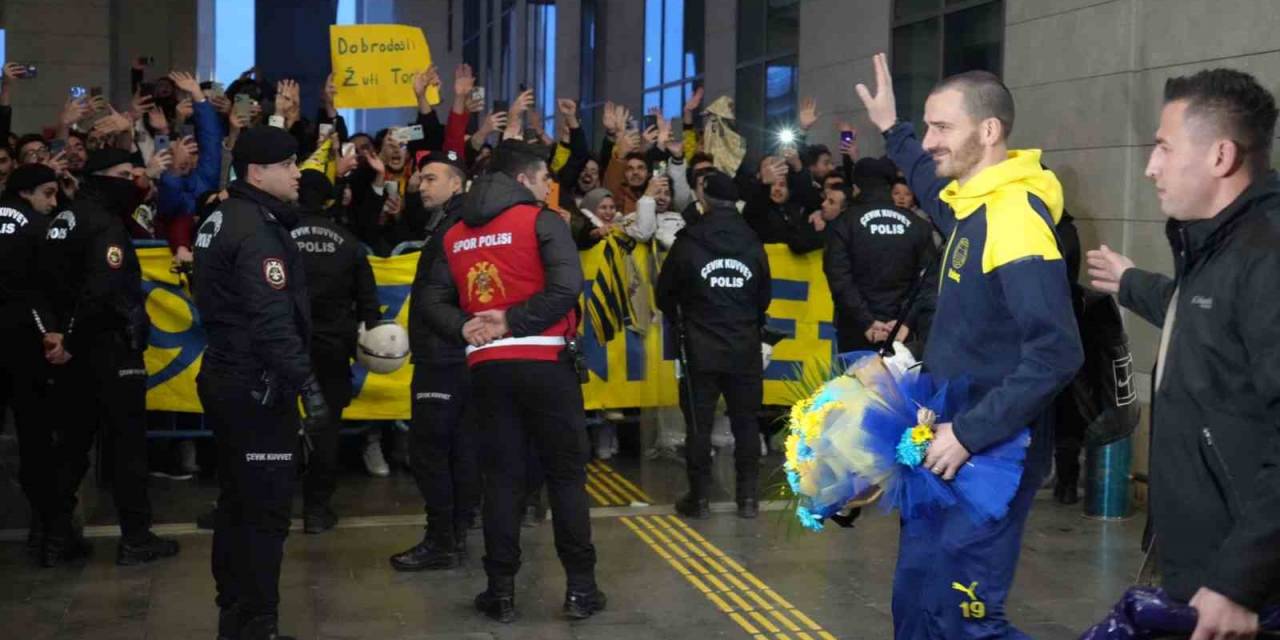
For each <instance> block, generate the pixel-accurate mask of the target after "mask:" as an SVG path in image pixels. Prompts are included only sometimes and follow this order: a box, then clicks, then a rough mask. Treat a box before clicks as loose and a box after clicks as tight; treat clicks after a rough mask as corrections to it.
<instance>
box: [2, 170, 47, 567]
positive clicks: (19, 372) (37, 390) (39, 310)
mask: <svg viewBox="0 0 1280 640" xmlns="http://www.w3.org/2000/svg"><path fill="white" fill-rule="evenodd" d="M57 204H58V177H57V174H55V173H54V171H53V169H50V168H49V167H47V166H45V165H43V164H27V165H22V166H20V167H18V168H17V169H14V171H13V173H11V174H10V175H9V180H8V182H6V183H5V188H4V195H3V197H0V353H3V354H4V356H3V357H0V377H3V378H6V379H8V380H9V381H10V384H11V389H12V396H11V401H12V402H11V405H10V406H12V407H13V421H14V426H16V427H17V431H18V465H19V466H18V483H19V484H20V485H21V486H22V492H23V494H24V495H25V496H26V498H27V503H28V504H29V505H30V507H31V521H30V525H29V527H28V534H27V546H28V548H29V549H31V550H32V551H35V552H38V551H39V550H40V545H41V544H43V542H44V529H45V526H44V525H45V519H46V517H47V515H48V510H49V507H50V495H51V493H50V492H51V490H52V489H53V486H54V479H55V477H56V476H55V474H54V469H55V466H54V458H53V430H52V429H51V428H50V426H51V425H50V424H49V423H47V422H46V421H45V420H43V419H42V417H43V416H44V414H45V413H46V412H47V409H46V407H47V406H48V401H47V392H48V386H49V385H48V382H49V374H50V369H49V367H50V364H49V361H48V360H46V359H45V357H44V352H43V351H44V350H43V348H42V345H41V343H42V340H41V332H40V330H39V327H40V326H41V325H43V324H44V323H45V322H46V320H51V318H52V314H51V311H50V309H49V303H48V300H47V299H46V297H45V292H44V290H43V288H42V287H41V286H40V283H41V280H42V277H41V275H40V270H39V269H38V268H37V260H38V257H39V254H40V251H41V245H43V243H44V241H45V234H46V233H47V230H48V226H49V218H50V215H51V214H52V213H53V212H54V211H55V210H56V209H55V207H56V206H57Z"/></svg>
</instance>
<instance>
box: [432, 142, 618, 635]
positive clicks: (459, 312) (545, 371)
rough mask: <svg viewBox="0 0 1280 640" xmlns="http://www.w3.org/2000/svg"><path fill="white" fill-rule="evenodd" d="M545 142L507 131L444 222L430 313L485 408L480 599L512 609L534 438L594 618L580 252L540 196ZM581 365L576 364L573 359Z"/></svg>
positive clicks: (573, 582) (569, 571)
mask: <svg viewBox="0 0 1280 640" xmlns="http://www.w3.org/2000/svg"><path fill="white" fill-rule="evenodd" d="M544 158H545V154H544V152H543V150H541V149H539V148H535V147H533V146H532V145H527V144H524V143H518V142H505V143H503V145H501V146H499V147H498V149H497V150H496V151H495V152H494V157H493V171H494V172H493V173H490V174H488V175H485V176H481V177H480V178H477V179H476V181H475V182H474V183H473V184H472V187H471V190H470V191H469V192H467V195H466V199H465V200H464V202H463V211H462V221H461V224H454V225H453V227H451V228H450V229H449V230H448V231H447V232H445V237H444V241H443V242H442V243H441V244H440V245H439V246H440V253H439V254H438V255H437V256H435V257H434V258H433V262H432V265H431V275H430V278H429V281H428V285H427V289H426V292H425V294H426V296H425V297H426V300H425V304H424V305H422V307H421V308H422V309H423V310H424V311H425V312H426V319H427V323H428V324H429V325H430V326H431V327H432V328H433V329H434V330H435V332H436V334H437V335H439V336H441V337H442V338H446V339H448V340H450V341H451V342H453V343H454V344H460V343H461V342H462V341H463V340H465V341H466V343H467V344H468V345H469V347H468V348H467V349H466V358H467V364H468V366H469V367H470V368H471V381H472V394H473V395H472V397H473V398H474V401H475V403H476V407H477V409H478V411H479V415H478V416H477V420H478V424H479V425H481V428H482V429H483V431H482V432H481V433H479V434H478V435H479V437H480V460H481V465H482V468H483V469H484V509H483V512H484V546H485V557H484V567H485V573H486V574H487V575H488V578H489V584H488V588H487V589H485V591H484V592H482V593H481V594H479V595H478V596H476V599H475V606H476V608H477V609H479V610H480V611H481V612H483V613H485V614H486V615H488V616H489V617H491V618H494V619H495V620H499V621H501V622H511V621H512V620H514V619H515V615H516V614H515V574H516V572H517V571H519V568H520V522H519V514H520V511H521V508H520V507H521V505H522V504H523V500H524V495H525V493H524V483H525V467H526V460H527V456H528V453H527V451H528V448H529V447H530V446H532V447H533V448H534V450H535V451H536V452H537V454H538V457H539V459H540V460H541V462H542V466H543V472H544V473H545V475H546V483H547V490H548V493H549V494H550V496H551V513H552V519H553V521H554V525H555V538H556V552H557V554H558V555H559V556H560V562H561V564H563V565H564V568H565V573H566V575H567V578H568V589H567V592H566V594H565V602H564V611H565V614H566V615H567V616H568V617H570V618H578V619H581V618H588V617H590V616H592V615H594V614H595V613H596V612H598V611H601V610H603V609H604V607H605V603H606V598H605V595H604V593H603V592H601V591H600V590H599V588H597V586H596V578H595V564H596V550H595V546H594V545H592V543H591V520H590V516H589V507H588V505H587V493H586V489H585V485H586V462H587V455H588V451H587V432H586V415H585V414H584V412H583V401H582V388H581V386H580V385H579V380H580V379H581V378H580V376H581V375H583V374H585V372H586V370H585V364H581V363H579V362H578V361H577V358H576V357H575V356H576V354H577V350H576V336H577V322H578V319H577V311H576V305H577V302H578V296H579V295H580V294H581V292H582V264H581V262H579V258H578V251H577V249H576V247H575V246H574V244H573V238H572V237H570V235H569V228H568V226H567V225H565V224H564V221H563V220H561V219H560V217H559V216H558V215H556V214H555V213H554V212H552V211H551V210H550V209H546V208H544V207H543V206H542V205H541V204H540V203H541V202H545V201H546V198H547V194H548V192H549V191H550V188H551V181H550V176H549V174H548V172H547V163H546V160H545V159H544ZM575 370H576V371H575Z"/></svg>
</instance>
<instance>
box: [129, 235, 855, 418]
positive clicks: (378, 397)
mask: <svg viewBox="0 0 1280 640" xmlns="http://www.w3.org/2000/svg"><path fill="white" fill-rule="evenodd" d="M617 247H618V245H617V244H616V243H601V244H599V245H597V246H596V247H594V248H592V249H590V250H587V251H584V252H582V264H583V273H584V274H585V276H586V286H585V287H584V290H583V297H582V307H583V308H584V310H586V309H589V308H591V307H592V305H593V304H595V305H597V306H598V307H599V308H605V307H609V308H613V309H624V308H625V309H626V311H625V312H624V313H623V315H625V314H626V313H636V312H637V309H638V312H640V313H643V312H644V310H645V309H647V308H652V287H653V284H654V279H655V277H656V273H657V267H656V264H655V261H654V258H653V253H652V251H651V248H650V246H648V245H638V246H637V247H636V248H635V249H634V250H633V251H632V252H631V259H632V260H633V262H634V265H635V267H634V268H633V269H628V270H626V275H627V277H626V278H622V280H626V282H625V283H623V284H622V285H619V284H617V283H618V281H619V279H618V278H616V277H614V274H616V273H617V272H618V271H619V270H620V269H621V268H622V267H619V266H618V265H619V264H620V261H619V260H618V257H619V256H618V255H617V254H616V253H614V254H612V255H610V254H609V252H610V251H613V252H616V251H617ZM766 250H767V252H768V254H769V266H770V270H771V271H772V272H773V304H772V305H771V306H770V307H769V317H770V319H769V322H770V324H771V325H772V326H773V327H774V328H776V329H778V330H781V331H782V332H784V333H786V334H787V336H788V338H787V339H785V340H783V341H782V342H780V343H778V345H777V346H776V347H775V348H774V352H773V362H772V363H771V364H770V365H769V367H768V368H767V369H766V370H765V384H764V395H765V404H773V405H789V404H791V403H792V402H794V401H795V400H797V399H798V398H796V397H794V394H795V393H796V391H797V386H796V385H794V384H792V382H793V381H797V380H800V379H802V378H804V379H816V378H824V377H825V373H826V371H827V368H828V367H829V366H830V365H829V363H830V362H831V358H832V355H833V352H834V350H835V328H834V326H833V325H832V323H831V317H832V305H831V294H830V291H829V289H828V288H827V281H826V278H825V277H824V276H823V274H822V254H821V252H813V253H809V254H805V255H796V254H794V253H791V251H790V250H789V249H787V248H786V247H785V246H783V245H767V246H766ZM138 259H139V261H140V262H141V264H142V277H143V282H142V288H143V291H144V292H145V293H146V294H147V313H148V314H149V315H150V316H151V323H152V331H151V340H150V345H149V347H148V349H147V352H146V355H145V359H146V365H147V374H148V378H147V408H148V409H151V410H154V411H179V412H192V413H198V412H200V411H201V410H202V409H201V407H200V400H199V398H197V396H196V386H195V378H196V373H197V372H199V369H200V361H201V356H202V354H203V353H204V348H205V334H204V329H203V328H202V327H201V325H200V316H199V313H198V312H197V311H196V308H195V304H194V302H193V300H192V297H191V292H190V289H189V287H187V286H186V285H185V283H183V282H182V281H180V280H179V279H178V276H176V275H174V274H172V273H170V272H169V266H170V261H171V257H170V253H169V250H168V249H167V248H164V247H146V248H139V249H138ZM369 262H370V263H371V265H372V266H373V275H374V278H375V279H376V280H377V283H378V298H379V302H380V303H381V305H382V311H383V314H382V315H383V317H384V318H390V319H394V320H395V321H396V322H398V323H399V324H400V325H402V326H406V327H407V325H408V319H409V305H408V303H409V293H410V289H411V287H412V284H413V276H414V273H415V271H416V269H417V264H418V254H416V253H413V254H409V255H404V256H396V257H391V258H376V257H371V258H369ZM618 286H624V287H625V288H626V289H628V291H619V290H617V288H618ZM619 296H625V297H627V298H628V299H630V300H636V301H637V302H638V304H634V305H629V304H623V303H622V302H621V301H620V299H619ZM646 301H647V302H648V303H649V304H645V302H646ZM606 310H607V309H606ZM603 319H604V320H605V324H606V325H608V326H604V325H601V324H600V323H592V322H586V321H584V322H583V323H582V329H581V331H582V338H581V343H582V350H583V353H584V355H585V356H586V360H587V367H588V369H589V370H590V372H591V374H590V380H589V382H588V383H587V384H586V385H584V386H583V394H584V396H585V399H586V408H587V409H614V408H630V407H634V408H647V407H659V406H671V405H675V404H676V402H677V389H678V387H677V384H676V378H675V360H676V352H675V349H674V341H673V340H670V339H668V338H669V336H668V333H669V332H670V331H672V329H671V328H670V327H668V326H666V323H664V322H662V321H660V320H659V321H657V322H653V323H652V324H649V325H648V327H647V330H645V331H644V332H643V333H641V332H640V331H639V330H637V326H638V327H643V325H644V323H637V322H635V319H634V318H631V319H627V318H620V317H617V316H615V315H614V314H613V313H606V314H604V316H603ZM351 368H352V372H353V375H354V390H355V396H354V399H353V400H352V402H351V405H350V406H348V407H347V409H346V411H344V412H343V417H344V418H346V419H348V420H403V419H408V418H409V407H410V392H409V383H410V380H412V378H413V366H412V364H409V365H406V366H405V367H403V368H402V369H400V370H399V371H397V372H395V373H392V374H387V375H371V374H369V372H368V371H367V370H365V369H364V367H362V366H360V365H359V364H358V363H353V364H352V367H351Z"/></svg>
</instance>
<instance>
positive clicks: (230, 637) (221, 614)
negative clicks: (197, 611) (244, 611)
mask: <svg viewBox="0 0 1280 640" xmlns="http://www.w3.org/2000/svg"><path fill="white" fill-rule="evenodd" d="M218 640H240V608H239V607H237V606H235V605H231V606H230V607H224V608H220V609H218Z"/></svg>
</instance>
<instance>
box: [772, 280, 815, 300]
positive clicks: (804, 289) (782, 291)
mask: <svg viewBox="0 0 1280 640" xmlns="http://www.w3.org/2000/svg"><path fill="white" fill-rule="evenodd" d="M770 284H771V287H770V288H771V289H772V290H773V299H774V300H795V301H797V302H807V301H808V300H809V283H808V282H805V281H804V280H783V279H782V278H774V279H773V282H772V283H770Z"/></svg>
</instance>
